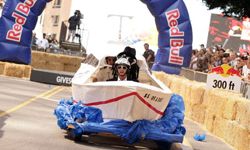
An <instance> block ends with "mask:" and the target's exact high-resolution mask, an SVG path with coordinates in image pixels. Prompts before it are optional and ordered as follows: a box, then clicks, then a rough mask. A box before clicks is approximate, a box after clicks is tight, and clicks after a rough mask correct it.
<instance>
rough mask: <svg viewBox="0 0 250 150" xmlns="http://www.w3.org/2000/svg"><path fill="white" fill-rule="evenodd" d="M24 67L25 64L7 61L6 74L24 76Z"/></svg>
mask: <svg viewBox="0 0 250 150" xmlns="http://www.w3.org/2000/svg"><path fill="white" fill-rule="evenodd" d="M24 68H25V66H24V65H19V64H13V63H6V65H5V71H4V75H5V76H11V77H17V78H22V77H23V76H24Z"/></svg>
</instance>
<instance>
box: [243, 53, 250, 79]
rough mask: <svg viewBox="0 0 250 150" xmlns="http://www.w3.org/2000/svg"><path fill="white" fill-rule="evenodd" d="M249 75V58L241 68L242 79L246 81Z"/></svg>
mask: <svg viewBox="0 0 250 150" xmlns="http://www.w3.org/2000/svg"><path fill="white" fill-rule="evenodd" d="M249 75H250V58H248V59H247V62H246V64H245V65H244V66H243V68H242V77H243V78H244V79H248V77H249Z"/></svg>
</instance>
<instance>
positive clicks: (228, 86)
mask: <svg viewBox="0 0 250 150" xmlns="http://www.w3.org/2000/svg"><path fill="white" fill-rule="evenodd" d="M241 82H242V81H241V78H240V77H238V76H225V77H224V76H222V75H220V74H215V73H210V74H208V76H207V88H209V89H211V88H217V89H224V90H229V91H235V92H240V87H241Z"/></svg>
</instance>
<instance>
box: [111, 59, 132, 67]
mask: <svg viewBox="0 0 250 150" xmlns="http://www.w3.org/2000/svg"><path fill="white" fill-rule="evenodd" d="M115 65H126V66H128V67H130V63H129V61H128V59H127V58H119V59H117V60H116V61H115Z"/></svg>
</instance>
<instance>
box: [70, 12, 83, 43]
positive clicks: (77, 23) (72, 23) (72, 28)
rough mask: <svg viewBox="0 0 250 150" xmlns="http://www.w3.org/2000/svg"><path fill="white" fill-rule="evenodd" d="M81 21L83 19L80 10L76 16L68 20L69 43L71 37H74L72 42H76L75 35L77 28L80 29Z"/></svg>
mask: <svg viewBox="0 0 250 150" xmlns="http://www.w3.org/2000/svg"><path fill="white" fill-rule="evenodd" d="M80 19H81V12H80V11H79V10H76V11H75V13H74V15H73V16H71V17H70V18H69V20H68V22H69V28H68V29H69V32H68V37H67V41H69V39H70V37H72V42H74V39H75V34H76V27H78V29H80Z"/></svg>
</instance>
